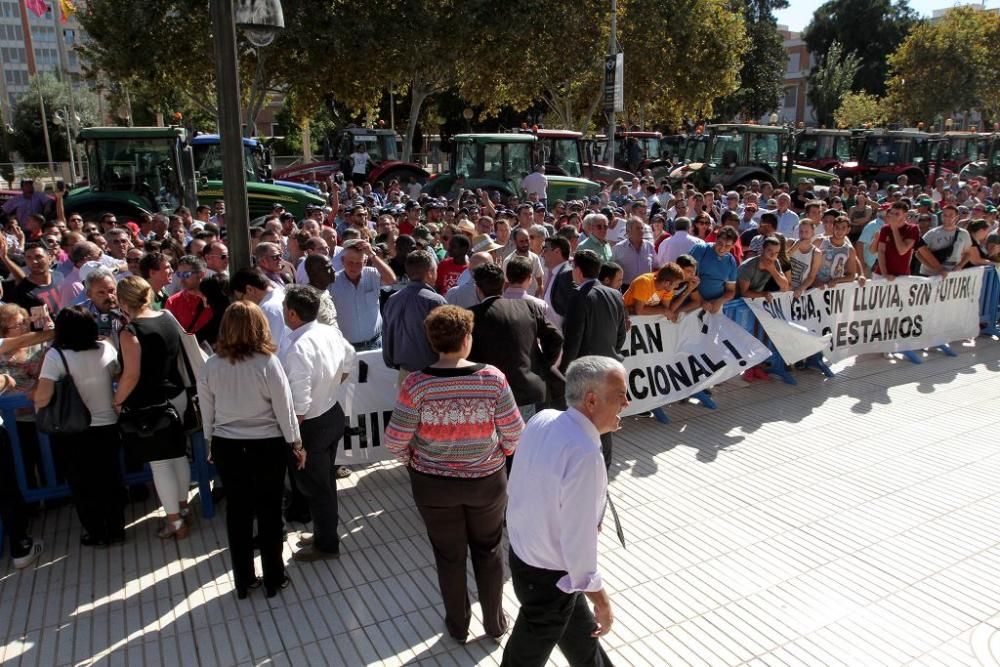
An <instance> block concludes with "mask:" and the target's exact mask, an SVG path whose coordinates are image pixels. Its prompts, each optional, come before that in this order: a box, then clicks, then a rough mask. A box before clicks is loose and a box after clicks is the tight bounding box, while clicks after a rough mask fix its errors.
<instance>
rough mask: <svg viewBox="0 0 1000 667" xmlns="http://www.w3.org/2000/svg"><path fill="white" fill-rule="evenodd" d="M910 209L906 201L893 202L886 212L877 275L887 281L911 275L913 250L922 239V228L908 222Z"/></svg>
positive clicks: (879, 235) (880, 240)
mask: <svg viewBox="0 0 1000 667" xmlns="http://www.w3.org/2000/svg"><path fill="white" fill-rule="evenodd" d="M909 209H910V207H909V205H907V203H906V202H904V201H897V202H893V204H892V206H890V207H889V210H887V211H886V212H885V226H884V227H882V229H880V230H879V232H878V262H877V263H876V264H875V273H876V274H877V275H881V276H883V277H884V278H886V279H887V280H893V279H894V278H895V277H896V276H908V275H910V260H912V259H913V249H914V248H915V247H916V245H917V241H918V240H919V239H920V228H919V227H918V226H917V225H915V224H913V223H912V222H907V221H906V212H907V211H908V210H909Z"/></svg>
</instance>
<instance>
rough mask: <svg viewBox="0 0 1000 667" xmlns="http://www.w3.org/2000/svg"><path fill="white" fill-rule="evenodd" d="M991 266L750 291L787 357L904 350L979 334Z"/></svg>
mask: <svg viewBox="0 0 1000 667" xmlns="http://www.w3.org/2000/svg"><path fill="white" fill-rule="evenodd" d="M982 282H983V267H977V268H973V269H966V270H964V271H955V272H952V273H949V274H948V275H947V276H945V277H944V278H942V277H940V276H935V277H933V278H922V277H919V276H905V277H899V278H896V279H895V280H892V281H889V280H869V281H868V282H866V283H865V285H864V286H863V287H862V286H861V285H859V284H858V283H848V284H844V285H837V286H836V287H833V288H831V289H826V290H810V291H808V292H806V293H805V294H803V295H802V296H800V297H799V298H798V299H796V298H794V297H793V295H792V293H791V292H782V293H781V294H775V295H774V296H773V299H772V300H771V302H767V301H766V300H765V299H747V300H746V302H747V305H748V306H750V309H751V310H752V311H753V313H754V315H756V316H757V319H758V320H759V321H760V323H761V324H762V325H763V327H764V331H765V332H766V333H767V335H768V337H770V339H771V341H772V342H773V343H774V345H775V347H777V349H778V352H780V353H781V356H782V357H783V358H784V359H785V362H786V363H789V364H792V363H795V362H796V361H799V360H801V359H805V358H806V357H809V356H811V355H813V354H815V353H816V352H819V351H824V354H825V355H826V357H827V358H828V359H830V361H834V362H836V361H840V360H842V359H846V358H848V357H853V356H856V355H858V354H865V353H871V352H904V351H907V350H919V349H922V348H927V347H934V346H936V345H944V344H946V343H950V342H952V341H955V340H962V339H966V338H974V337H975V336H977V335H979V294H980V290H981V287H982Z"/></svg>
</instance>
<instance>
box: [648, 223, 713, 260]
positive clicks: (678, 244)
mask: <svg viewBox="0 0 1000 667" xmlns="http://www.w3.org/2000/svg"><path fill="white" fill-rule="evenodd" d="M690 229H691V221H690V220H689V219H688V218H685V217H683V216H681V217H680V218H677V219H676V220H674V235H673V236H671V237H670V238H669V239H667V240H666V241H663V242H662V243H660V249H659V250H658V251H657V253H656V265H657V266H666V265H667V264H668V263H669V262H676V261H677V258H678V257H680V256H681V255H686V254H688V253H689V252H691V248H694V247H695V246H697V245H702V243H703V242H702V240H701V239H699V238H698V237H697V236H691V235H690V234H688V231H689V230H690Z"/></svg>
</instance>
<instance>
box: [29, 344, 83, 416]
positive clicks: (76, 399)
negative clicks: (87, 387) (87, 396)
mask: <svg viewBox="0 0 1000 667" xmlns="http://www.w3.org/2000/svg"><path fill="white" fill-rule="evenodd" d="M52 349H53V350H55V351H56V352H57V353H58V354H59V358H60V359H62V363H63V367H64V368H65V369H66V375H64V376H63V377H61V378H60V379H58V380H56V381H55V382H54V385H55V386H54V388H53V391H52V399H51V400H50V401H49V404H48V405H46V406H45V407H44V408H41V409H40V410H39V411H38V415H37V416H36V426H37V428H38V430H39V431H41V432H42V433H48V434H49V435H69V434H73V433H83V432H84V431H86V430H87V429H88V428H90V410H89V409H88V408H87V404H86V403H84V402H83V397H81V396H80V391H79V390H78V389H77V388H76V382H74V381H73V376H72V374H70V372H69V364H68V363H66V355H64V354H63V353H62V350H60V349H59V348H57V347H53V348H52Z"/></svg>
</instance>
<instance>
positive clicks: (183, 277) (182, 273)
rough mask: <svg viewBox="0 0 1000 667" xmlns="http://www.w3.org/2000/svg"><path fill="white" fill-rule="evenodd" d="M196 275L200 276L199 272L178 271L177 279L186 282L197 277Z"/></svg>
mask: <svg viewBox="0 0 1000 667" xmlns="http://www.w3.org/2000/svg"><path fill="white" fill-rule="evenodd" d="M198 275H201V271H178V272H177V277H178V278H180V279H181V280H187V279H188V278H190V277H191V276H198Z"/></svg>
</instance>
